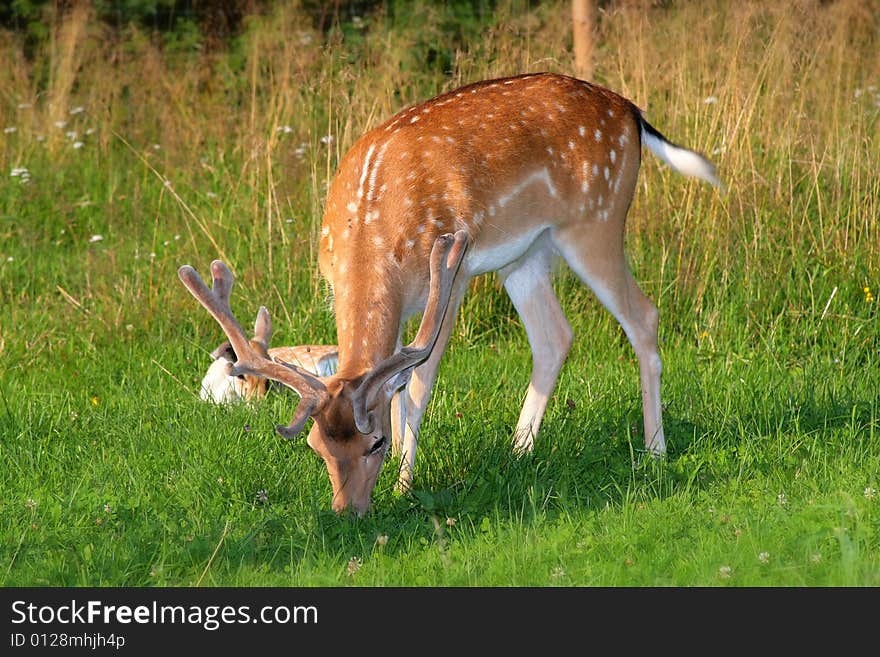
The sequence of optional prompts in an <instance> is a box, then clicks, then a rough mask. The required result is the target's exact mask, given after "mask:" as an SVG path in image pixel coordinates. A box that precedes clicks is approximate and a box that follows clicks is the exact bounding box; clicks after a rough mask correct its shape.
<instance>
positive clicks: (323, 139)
mask: <svg viewBox="0 0 880 657" xmlns="http://www.w3.org/2000/svg"><path fill="white" fill-rule="evenodd" d="M333 141H334V137H333V135H324V136H323V137H321V143H322V144H327V146H329V145H330V144H332V143H333Z"/></svg>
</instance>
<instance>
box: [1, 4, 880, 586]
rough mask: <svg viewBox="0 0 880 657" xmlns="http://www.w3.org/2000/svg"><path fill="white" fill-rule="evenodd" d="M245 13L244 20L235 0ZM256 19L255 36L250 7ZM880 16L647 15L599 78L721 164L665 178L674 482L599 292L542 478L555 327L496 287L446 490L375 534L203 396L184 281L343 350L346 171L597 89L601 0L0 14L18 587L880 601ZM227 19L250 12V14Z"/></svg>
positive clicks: (634, 220) (460, 406) (5, 505)
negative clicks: (536, 75) (438, 129)
mask: <svg viewBox="0 0 880 657" xmlns="http://www.w3.org/2000/svg"><path fill="white" fill-rule="evenodd" d="M211 5H215V6H221V8H222V7H227V6H228V7H231V9H230V10H229V12H228V15H227V14H224V15H223V16H224V18H223V20H222V21H221V20H220V19H218V18H216V17H215V18H213V19H212V18H211V15H209V14H208V13H207V10H206V9H205V8H206V7H208V6H211ZM236 12H237V13H236ZM878 16H880V11H878V6H877V4H876V2H872V1H869V0H864V1H861V0H842V1H840V2H813V1H807V0H797V1H795V2H783V1H781V0H780V1H778V2H777V1H771V2H727V1H723V0H715V1H707V2H700V3H689V2H662V3H651V2H638V1H634V2H609V3H602V5H601V7H600V12H599V16H598V23H597V29H598V38H599V40H598V45H597V50H596V60H595V81H596V82H598V83H600V84H604V85H606V86H608V87H610V88H612V89H615V90H617V91H619V92H620V93H622V94H624V95H626V96H628V97H629V98H631V99H633V100H634V101H635V102H636V103H637V104H638V105H640V106H641V107H643V108H645V109H646V111H647V114H648V116H649V118H650V120H651V122H652V123H653V124H654V125H656V126H657V127H658V128H659V129H661V130H662V131H663V132H664V133H665V134H667V135H668V136H669V137H670V138H671V139H673V140H674V141H676V142H679V143H683V144H686V145H688V146H691V147H694V148H697V149H699V150H702V151H704V152H705V153H707V154H708V155H710V157H711V158H712V159H713V160H714V161H715V162H716V163H717V164H718V166H719V171H720V173H721V176H722V178H723V179H724V181H725V183H726V185H727V187H728V190H729V192H728V194H727V195H726V196H723V197H722V196H720V195H718V194H717V193H715V192H714V191H713V190H711V189H710V188H709V187H708V186H705V185H701V184H699V183H695V182H692V181H687V180H685V179H683V178H681V177H679V176H676V175H674V174H672V173H670V172H669V170H668V169H665V168H662V167H661V166H659V165H658V164H657V161H656V160H655V159H654V158H652V157H651V156H647V157H646V158H645V161H644V165H643V170H642V175H641V179H640V184H639V189H638V194H637V197H636V199H635V202H634V205H633V208H632V210H631V212H630V215H629V233H628V238H627V239H628V251H629V254H630V258H631V261H632V265H633V269H634V272H635V273H636V276H637V278H638V279H639V281H640V282H641V284H642V286H643V288H644V289H645V291H646V292H647V293H648V294H649V296H651V297H652V298H653V299H655V300H656V301H657V303H658V305H659V307H660V310H661V322H662V323H661V339H662V346H661V348H662V352H663V357H664V365H665V368H664V402H665V403H666V405H667V408H666V415H665V420H666V421H665V424H666V432H667V435H668V439H669V444H670V454H669V458H668V459H667V460H666V462H664V463H654V462H651V461H650V460H649V459H644V458H643V457H642V454H641V453H640V452H639V451H638V447H639V445H640V444H641V441H642V438H641V410H640V409H641V402H640V396H639V390H638V374H637V367H636V365H635V363H634V361H633V356H632V351H631V349H630V347H629V345H628V343H627V342H626V339H625V337H624V336H623V334H622V332H621V330H620V329H619V327H618V326H617V325H616V324H615V322H614V321H613V320H612V319H611V318H610V317H609V316H608V315H607V314H606V313H605V312H604V311H603V310H602V309H601V307H600V306H599V305H598V304H597V302H596V301H595V299H594V298H593V297H592V295H591V294H590V293H589V292H588V291H587V290H586V289H584V288H583V287H582V286H580V285H579V284H578V283H576V282H575V281H574V280H573V279H572V277H571V276H570V275H569V274H568V273H566V272H562V273H561V274H560V277H559V281H558V287H559V291H560V297H561V298H562V299H563V305H564V308H565V310H566V312H567V314H568V316H569V317H570V319H571V322H572V325H573V327H574V329H575V332H576V336H577V339H576V345H575V348H574V349H573V351H572V354H571V356H570V357H569V361H568V363H567V365H566V367H565V369H564V370H563V374H562V378H561V381H560V385H559V387H558V389H557V392H556V395H555V397H554V399H553V401H552V402H551V406H550V408H549V411H548V415H547V417H546V419H545V422H544V426H543V428H542V433H541V435H540V436H539V440H538V445H537V448H536V451H535V453H534V454H533V455H531V456H529V457H527V458H523V459H514V458H513V457H512V455H511V453H510V432H511V429H512V426H513V425H514V423H515V419H516V415H517V413H518V410H519V406H520V403H521V399H522V394H523V392H524V390H525V386H526V383H527V380H528V376H529V375H528V371H529V361H530V359H529V351H528V344H527V342H526V339H525V335H524V332H523V331H522V328H521V326H520V324H519V321H518V319H517V318H516V315H515V313H514V312H513V310H512V308H511V306H510V304H509V302H508V301H507V299H506V297H505V296H504V294H503V292H502V291H500V290H499V288H498V286H497V284H496V282H495V280H494V279H493V278H492V277H487V278H486V279H483V280H480V281H477V282H475V284H474V293H473V294H471V295H469V297H468V298H467V300H466V303H465V306H464V308H463V312H462V315H461V318H460V321H459V325H458V329H457V332H456V335H455V337H454V339H453V342H452V344H451V347H450V349H449V352H448V354H447V357H446V359H445V361H444V364H443V367H442V369H441V374H440V380H439V383H438V387H437V389H436V392H435V397H434V400H433V401H432V404H431V407H430V409H429V412H428V416H427V418H426V422H425V424H424V428H423V439H422V441H421V450H420V455H419V457H420V458H419V463H418V468H417V473H416V485H417V490H416V491H415V492H414V494H413V495H409V496H405V497H400V496H397V495H395V494H394V493H393V492H392V487H393V481H394V471H395V467H394V464H393V463H389V464H386V467H385V469H384V471H383V474H382V476H381V478H380V481H379V485H378V487H377V490H376V493H375V495H374V506H375V509H374V511H373V512H372V513H371V515H370V516H369V517H367V518H365V519H362V520H359V521H355V520H351V519H346V518H338V517H336V516H335V515H334V514H333V513H332V512H330V511H329V491H330V487H329V482H328V481H327V480H326V474H325V471H324V466H323V464H322V463H321V462H320V460H319V459H317V458H316V457H315V456H314V455H313V454H312V453H311V452H310V450H308V448H307V447H306V446H305V443H304V441H294V442H285V441H283V440H282V439H280V438H279V437H278V436H277V435H276V434H274V432H273V429H272V427H273V426H274V423H275V422H276V421H278V420H279V419H286V417H287V416H289V414H290V413H291V411H292V408H293V405H292V404H293V402H292V400H291V399H284V398H280V397H276V398H274V399H271V400H267V402H266V403H263V404H260V405H255V406H250V407H249V406H238V407H233V408H217V407H213V406H209V405H205V404H203V403H202V402H200V401H199V400H198V399H197V396H196V392H197V387H198V381H199V380H200V378H201V375H202V374H203V372H204V370H205V368H206V367H207V365H208V363H209V360H210V359H209V356H208V352H209V351H210V350H211V349H212V348H213V347H214V346H216V344H217V343H218V342H219V341H220V334H219V331H218V329H217V327H216V325H215V324H214V323H213V321H212V320H211V319H210V318H209V317H208V316H207V314H206V313H204V312H203V311H202V310H201V309H200V308H199V307H198V306H197V305H196V304H195V303H194V301H193V300H192V298H191V297H189V295H188V294H187V293H186V292H185V290H184V289H183V287H182V286H181V285H180V284H179V282H178V281H177V277H176V269H177V267H178V266H179V265H181V264H183V263H191V264H193V265H195V266H196V267H197V268H198V269H200V270H202V271H203V270H204V269H205V268H206V267H207V265H208V263H209V262H210V260H212V259H214V258H216V257H220V258H222V259H224V260H225V261H226V262H227V263H229V264H230V266H231V268H232V269H233V271H234V272H235V273H236V275H237V277H238V284H237V286H236V292H235V293H234V295H233V304H234V308H235V309H236V311H237V313H238V315H239V317H241V318H248V317H253V316H255V312H256V309H257V307H258V306H259V305H261V304H265V305H267V306H269V308H270V309H271V311H272V314H273V316H274V318H275V325H276V334H275V338H274V342H275V344H297V343H306V342H309V343H321V342H327V343H332V342H334V341H335V329H334V325H333V320H332V316H331V313H330V310H329V307H328V303H327V299H326V295H325V293H324V290H323V288H322V285H321V283H320V280H319V277H318V275H317V272H316V252H315V248H316V243H317V241H316V234H317V230H318V226H319V224H320V220H321V209H322V203H323V199H324V195H325V192H326V189H327V186H328V184H329V182H330V180H331V179H332V176H333V172H334V170H335V166H336V163H337V161H338V159H339V158H340V157H341V155H342V154H343V153H344V152H345V150H346V148H347V147H348V146H350V145H351V143H352V142H353V141H354V140H355V139H356V138H357V136H358V135H360V134H361V133H362V132H363V131H365V130H366V129H368V128H369V127H371V126H373V125H376V124H377V123H378V122H380V121H381V120H384V118H387V117H388V116H390V115H391V114H393V113H395V112H396V111H398V110H400V109H402V108H403V107H405V106H407V105H409V104H412V103H415V102H418V101H420V100H422V99H425V98H427V97H430V96H431V95H434V94H436V93H439V92H442V91H445V90H448V89H451V88H453V87H455V86H457V85H459V84H462V83H466V82H469V81H473V80H476V79H480V78H486V77H493V76H500V75H505V74H514V73H521V72H526V71H540V70H551V71H558V72H563V73H568V72H570V71H571V70H572V69H571V65H572V55H571V43H570V39H571V37H570V13H569V10H568V3H566V2H551V1H547V2H524V1H522V0H498V1H496V2H488V1H478V0H473V1H471V2H449V3H434V2H421V1H416V2H402V1H397V2H390V1H389V2H386V3H379V2H338V3H318V2H300V3H297V2H292V3H280V2H251V3H246V2H241V3H235V2H230V3H228V5H227V3H219V5H216V3H198V2H190V3H182V2H171V1H170V0H169V1H161V0H157V1H155V2H148V1H143V2H135V1H134V0H132V1H131V2H94V3H73V2H71V3H63V2H53V3H49V2H38V1H36V0H30V1H28V0H21V1H17V2H13V3H10V4H9V5H8V6H6V8H5V9H4V10H3V11H2V12H0V21H2V23H3V25H4V26H5V27H4V28H3V31H2V32H0V35H2V38H0V61H3V62H4V66H2V67H0V129H2V130H3V132H2V133H0V462H2V468H0V537H2V538H0V582H2V583H3V584H5V585H138V586H140V585H190V584H200V585H263V584H273V585H323V584H333V585H337V584H355V585H377V584H378V585H391V584H403V585H665V584H673V585H857V586H862V585H864V586H876V585H878V584H880V556H878V548H880V529H878V527H880V496H878V493H877V490H878V489H880V443H878V437H880V419H878V397H880V393H878V389H880V386H878V384H880V376H878V365H880V333H878V319H877V315H878V312H877V302H876V301H874V296H873V295H874V294H875V293H876V291H877V288H878V287H880V280H878V271H880V239H878V237H880V230H878V228H880V227H878V215H880V178H878V176H877V175H876V168H877V162H878V154H880V140H878V136H880V135H878V129H880V121H878V117H880V90H878V87H880V58H878V57H877V52H878V46H880V43H878V41H880V22H878V21H880V19H878ZM218 25H219V26H218Z"/></svg>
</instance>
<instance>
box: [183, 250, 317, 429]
mask: <svg viewBox="0 0 880 657" xmlns="http://www.w3.org/2000/svg"><path fill="white" fill-rule="evenodd" d="M177 275H178V276H179V277H180V280H181V281H182V282H183V284H184V285H185V286H186V289H188V290H189V291H190V293H191V294H192V295H193V296H194V297H195V298H196V300H197V301H198V302H199V303H201V304H202V306H204V307H205V309H206V310H207V311H208V312H209V313H210V314H211V316H212V317H213V318H214V319H215V320H217V323H218V324H220V327H221V328H222V329H223V332H224V333H225V334H226V337H227V338H229V342H230V344H231V345H232V348H233V350H235V354H236V356H238V360H237V362H236V363H235V364H234V365H233V366H232V369H231V370H230V374H231V375H232V376H238V375H240V374H253V375H256V376H262V377H265V378H267V379H272V380H273V381H278V382H279V383H281V384H283V385H285V386H287V387H288V388H292V389H293V390H294V391H295V392H296V393H297V394H298V395H299V396H300V397H301V399H300V403H299V406H298V407H297V409H296V413H295V414H294V416H293V419H292V420H291V421H290V424H289V425H287V426H284V425H277V426H276V429H277V430H278V433H280V434H281V435H282V436H284V437H286V438H292V437H294V436H296V435H297V434H299V433H300V431H302V429H303V427H304V426H305V423H306V421H308V419H309V417H311V415H312V414H313V413H315V412H316V411H317V410H318V409H319V408H320V407H321V405H322V404H323V402H324V401H325V400H326V399H327V388H326V387H325V386H324V384H323V383H322V382H321V380H320V379H318V378H317V377H314V376H312V375H311V374H309V373H307V372H304V371H303V370H301V369H300V368H298V367H296V366H295V365H290V364H288V363H279V362H273V361H271V360H269V359H267V358H265V357H263V356H261V355H260V354H258V353H257V352H256V351H254V349H253V347H251V345H250V342H249V341H248V339H247V336H246V335H245V332H244V329H242V327H241V324H240V323H239V322H238V320H237V319H236V318H235V315H233V313H232V309H231V308H230V305H229V293H230V292H231V291H232V284H233V283H234V282H235V277H234V276H233V275H232V272H231V271H229V268H228V267H227V266H226V265H225V264H223V263H222V262H220V261H219V260H215V261H214V262H212V263H211V275H212V277H213V279H214V280H213V286H212V289H210V290H209V289H208V286H207V285H205V282H204V281H203V280H202V278H201V277H200V276H199V275H198V273H197V272H196V270H195V269H193V268H192V267H190V266H189V265H183V266H182V267H181V268H180V269H179V270H178V272H177ZM261 321H262V323H263V324H266V325H268V326H271V320H270V318H269V311H268V310H266V308H264V307H260V311H259V314H258V324H259V323H260V322H261ZM270 330H271V329H270Z"/></svg>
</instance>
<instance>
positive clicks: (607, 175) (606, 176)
mask: <svg viewBox="0 0 880 657" xmlns="http://www.w3.org/2000/svg"><path fill="white" fill-rule="evenodd" d="M602 173H603V175H604V176H605V180H609V179H610V177H611V171H610V170H609V169H608V167H605V169H604V171H602Z"/></svg>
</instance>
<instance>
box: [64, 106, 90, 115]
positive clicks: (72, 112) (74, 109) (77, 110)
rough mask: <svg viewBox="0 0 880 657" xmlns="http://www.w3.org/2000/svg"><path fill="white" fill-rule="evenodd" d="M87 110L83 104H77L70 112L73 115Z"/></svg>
mask: <svg viewBox="0 0 880 657" xmlns="http://www.w3.org/2000/svg"><path fill="white" fill-rule="evenodd" d="M85 111H86V108H85V107H83V106H82V105H77V106H76V107H74V108H73V109H72V110H70V112H68V114H71V115H75V114H82V113H83V112H85Z"/></svg>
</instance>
